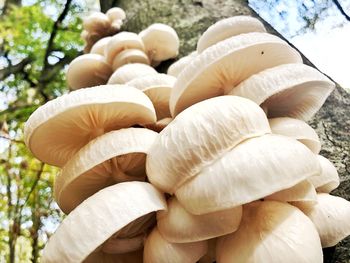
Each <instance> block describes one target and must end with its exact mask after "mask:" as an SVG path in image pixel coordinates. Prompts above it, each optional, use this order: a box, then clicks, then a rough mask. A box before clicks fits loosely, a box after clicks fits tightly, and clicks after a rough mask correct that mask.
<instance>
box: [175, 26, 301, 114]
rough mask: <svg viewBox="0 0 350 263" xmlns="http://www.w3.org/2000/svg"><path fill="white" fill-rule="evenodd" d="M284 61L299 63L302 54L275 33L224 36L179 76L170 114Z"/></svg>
mask: <svg viewBox="0 0 350 263" xmlns="http://www.w3.org/2000/svg"><path fill="white" fill-rule="evenodd" d="M252 61H254V63H252ZM286 63H302V58H301V56H300V54H299V53H298V52H297V51H296V50H295V49H293V48H292V47H290V46H289V45H288V43H286V42H285V41H283V40H282V39H280V38H278V37H276V36H274V35H270V34H267V33H247V34H242V35H238V36H234V37H231V38H228V39H225V40H223V41H221V42H219V43H217V44H216V45H214V46H211V47H209V48H207V49H206V50H205V51H203V52H202V53H201V54H199V55H198V56H196V57H195V58H194V59H193V60H192V61H191V63H189V64H188V65H187V66H186V67H185V68H184V70H183V71H182V72H181V74H180V75H179V76H178V79H177V81H176V83H175V86H174V88H173V91H172V93H171V97H170V111H171V113H172V116H173V117H174V116H176V115H177V114H179V113H180V112H181V111H183V110H184V109H186V108H187V107H189V106H191V105H192V104H195V103H197V102H199V101H202V100H205V99H208V98H211V97H215V96H220V95H226V94H228V93H229V92H230V91H231V90H232V89H233V88H234V87H235V86H236V85H238V84H239V83H240V82H241V81H243V80H245V79H246V78H248V77H249V76H251V75H253V74H255V73H257V72H260V71H262V70H264V69H267V68H271V67H274V66H277V65H281V64H286Z"/></svg>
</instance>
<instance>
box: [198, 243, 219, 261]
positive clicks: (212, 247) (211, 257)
mask: <svg viewBox="0 0 350 263" xmlns="http://www.w3.org/2000/svg"><path fill="white" fill-rule="evenodd" d="M216 241H217V238H212V239H209V240H208V250H207V253H206V254H205V255H204V256H203V257H201V258H200V259H199V260H198V263H213V262H215V260H216Z"/></svg>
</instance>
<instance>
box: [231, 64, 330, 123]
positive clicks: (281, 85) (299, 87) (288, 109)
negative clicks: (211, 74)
mask: <svg viewBox="0 0 350 263" xmlns="http://www.w3.org/2000/svg"><path fill="white" fill-rule="evenodd" d="M334 87H335V84H334V83H333V82H332V81H330V80H329V79H328V78H327V77H326V76H324V75H323V74H322V73H320V72H319V71H318V70H317V69H314V68H312V67H309V66H307V65H304V64H287V65H280V66H277V67H274V68H269V69H266V70H264V71H262V72H259V73H257V74H255V75H253V76H251V77H249V78H248V79H246V80H245V81H243V82H242V83H240V84H239V85H238V86H237V87H235V88H234V89H232V90H231V92H229V94H230V95H235V96H242V97H245V98H248V99H250V100H252V101H254V102H255V103H257V104H259V105H261V107H262V108H263V109H264V110H265V112H266V114H267V116H268V117H269V118H273V117H292V118H295V119H301V120H304V121H307V120H310V119H311V118H312V117H313V115H314V114H315V113H316V112H317V111H318V110H319V109H320V108H321V106H322V104H323V103H324V102H325V100H326V99H327V97H328V96H329V94H330V93H331V92H332V91H333V89H334Z"/></svg>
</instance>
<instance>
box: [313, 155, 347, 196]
mask: <svg viewBox="0 0 350 263" xmlns="http://www.w3.org/2000/svg"><path fill="white" fill-rule="evenodd" d="M317 158H318V160H319V162H320V165H321V173H320V174H319V175H316V176H312V177H310V178H309V181H310V182H311V183H312V184H313V186H314V187H315V188H316V191H317V192H320V193H330V192H331V191H333V190H334V189H336V188H337V187H338V186H339V184H340V180H339V175H338V172H337V169H336V168H335V167H334V165H333V164H332V163H331V162H330V161H329V160H328V159H327V158H325V157H323V156H321V155H318V156H317Z"/></svg>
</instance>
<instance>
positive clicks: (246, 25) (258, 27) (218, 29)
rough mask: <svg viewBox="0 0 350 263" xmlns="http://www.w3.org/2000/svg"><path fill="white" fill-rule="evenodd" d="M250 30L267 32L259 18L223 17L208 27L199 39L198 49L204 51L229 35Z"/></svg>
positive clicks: (200, 51)
mask: <svg viewBox="0 0 350 263" xmlns="http://www.w3.org/2000/svg"><path fill="white" fill-rule="evenodd" d="M250 32H266V29H265V27H264V25H263V23H261V22H260V21H259V20H258V19H256V18H254V17H251V16H234V17H229V18H225V19H222V20H220V21H218V22H216V23H215V24H213V25H211V26H210V27H208V29H207V30H206V31H205V32H204V33H203V34H202V36H201V37H200V38H199V39H198V43H197V51H198V53H202V52H203V51H204V50H205V49H207V48H208V47H210V46H212V45H214V44H216V43H218V42H220V41H222V40H225V39H227V38H229V37H233V36H237V35H240V34H244V33H250Z"/></svg>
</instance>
